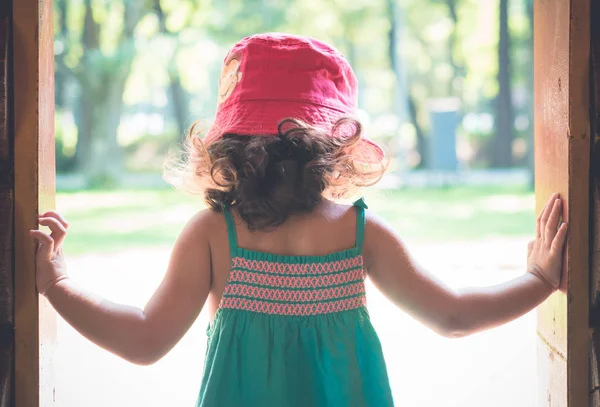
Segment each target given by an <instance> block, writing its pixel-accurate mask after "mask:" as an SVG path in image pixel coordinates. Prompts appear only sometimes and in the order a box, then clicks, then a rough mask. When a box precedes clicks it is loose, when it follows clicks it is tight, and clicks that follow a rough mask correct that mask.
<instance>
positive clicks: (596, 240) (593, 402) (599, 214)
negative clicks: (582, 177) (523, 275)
mask: <svg viewBox="0 0 600 407" xmlns="http://www.w3.org/2000/svg"><path fill="white" fill-rule="evenodd" d="M590 15H591V21H600V2H599V1H597V0H596V1H592V2H591V11H590ZM590 51H591V64H590V69H591V72H590V81H591V83H590V90H591V95H590V103H591V106H590V112H591V114H592V117H591V120H590V121H591V135H592V143H591V144H592V154H591V161H590V183H591V188H590V193H591V194H592V196H591V200H590V203H591V208H590V222H591V228H590V231H591V236H590V251H591V252H590V261H591V263H590V267H591V270H590V273H591V276H590V277H591V278H590V284H591V286H590V327H591V329H592V340H591V346H590V394H591V397H590V406H592V407H600V25H599V24H592V25H591V29H590Z"/></svg>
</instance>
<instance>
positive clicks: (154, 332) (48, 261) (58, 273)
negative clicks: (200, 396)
mask: <svg viewBox="0 0 600 407" xmlns="http://www.w3.org/2000/svg"><path fill="white" fill-rule="evenodd" d="M206 214H207V212H204V213H201V214H199V215H198V216H196V217H195V218H193V219H192V220H191V221H190V222H189V223H188V225H187V226H186V227H185V229H184V230H183V232H182V233H181V235H180V236H179V238H178V239H177V242H176V243H175V247H174V249H173V253H172V255H171V259H170V262H169V267H168V270H167V273H166V275H165V277H164V279H163V281H162V283H161V285H160V286H159V287H158V289H157V290H156V292H155V293H154V295H153V296H152V298H151V299H150V301H149V302H148V304H147V305H146V307H145V308H144V310H141V309H138V308H135V307H130V306H126V305H120V304H115V303H112V302H110V301H107V300H104V299H102V298H100V297H98V296H96V295H93V294H91V293H88V292H86V291H83V290H81V289H80V288H78V287H77V286H76V285H75V284H73V282H72V281H70V280H69V279H68V278H67V277H66V273H65V268H66V266H65V263H64V260H63V256H62V249H61V248H60V245H61V243H62V241H63V240H64V238H65V236H66V229H67V227H68V225H67V223H66V222H65V221H64V220H63V219H62V218H61V217H60V215H58V214H56V213H54V212H49V213H47V214H44V215H43V216H42V217H41V218H40V224H41V225H43V226H48V227H49V228H50V230H51V231H52V235H50V236H49V235H47V234H45V233H43V232H41V231H31V235H32V236H33V237H35V238H36V239H37V240H38V241H39V244H40V246H39V248H38V254H37V268H36V282H37V286H38V290H39V291H40V293H42V294H43V295H45V296H46V297H47V298H48V300H49V301H50V303H51V304H52V305H53V307H54V308H55V309H56V311H57V312H58V313H59V314H60V315H61V316H62V317H63V318H64V319H65V320H66V321H67V322H68V323H69V324H71V326H73V327H74V328H75V329H76V330H77V331H79V332H80V333H81V334H82V335H84V336H85V337H86V338H88V339H89V340H91V341H92V342H94V343H95V344H97V345H99V346H101V347H102V348H104V349H106V350H108V351H110V352H112V353H114V354H116V355H119V356H120V357H122V358H124V359H126V360H128V361H130V362H133V363H136V364H151V363H154V362H156V361H157V360H159V359H160V358H161V357H163V356H164V355H165V354H166V353H167V352H169V350H171V348H173V346H175V344H176V343H177V342H178V341H179V340H180V339H181V337H182V336H183V335H184V334H185V332H187V330H188V329H189V328H190V326H191V325H192V323H193V322H194V320H195V319H196V318H197V316H198V314H199V313H200V311H201V309H202V307H203V305H204V302H205V300H206V297H207V296H208V293H209V291H210V285H211V274H210V267H211V266H210V250H209V245H208V232H209V230H210V227H211V225H210V224H207V222H210V219H208V218H209V216H206ZM119 283H120V282H119V281H114V284H119Z"/></svg>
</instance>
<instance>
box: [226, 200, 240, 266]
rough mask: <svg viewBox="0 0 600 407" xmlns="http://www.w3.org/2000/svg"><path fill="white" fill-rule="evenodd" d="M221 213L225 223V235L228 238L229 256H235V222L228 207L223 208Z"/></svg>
mask: <svg viewBox="0 0 600 407" xmlns="http://www.w3.org/2000/svg"><path fill="white" fill-rule="evenodd" d="M223 215H225V223H226V224H227V237H228V238H229V251H230V256H231V257H235V253H236V252H237V247H238V245H237V234H236V231H235V222H234V220H233V216H232V215H231V211H230V210H229V208H223Z"/></svg>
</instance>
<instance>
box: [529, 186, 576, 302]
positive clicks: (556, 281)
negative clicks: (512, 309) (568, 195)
mask: <svg viewBox="0 0 600 407" xmlns="http://www.w3.org/2000/svg"><path fill="white" fill-rule="evenodd" d="M561 207H562V199H561V198H560V197H559V195H558V194H552V196H551V197H550V199H549V200H548V202H547V203H546V206H544V209H542V212H541V213H540V215H539V216H538V218H537V222H536V238H535V240H533V241H531V242H529V246H528V248H527V271H528V272H530V273H531V274H533V275H535V276H536V277H538V278H540V279H541V280H542V281H544V282H545V283H546V284H548V286H549V287H550V288H551V289H552V291H554V290H557V289H558V288H559V286H560V281H561V274H562V273H561V272H562V265H563V247H564V244H565V239H566V237H567V223H566V222H563V223H562V224H561V225H560V227H559V222H560V217H561Z"/></svg>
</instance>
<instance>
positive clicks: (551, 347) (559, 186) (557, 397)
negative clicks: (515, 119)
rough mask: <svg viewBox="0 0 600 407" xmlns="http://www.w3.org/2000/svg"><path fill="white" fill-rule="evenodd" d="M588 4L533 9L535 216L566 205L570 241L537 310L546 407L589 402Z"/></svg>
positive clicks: (543, 4)
mask: <svg viewBox="0 0 600 407" xmlns="http://www.w3.org/2000/svg"><path fill="white" fill-rule="evenodd" d="M589 6H590V4H589V0H571V1H549V0H544V1H536V2H535V5H534V18H535V24H534V72H535V73H534V77H535V79H534V82H535V89H534V99H535V101H534V105H535V115H534V117H535V173H536V175H535V185H536V203H537V211H538V213H539V211H541V209H542V206H543V205H544V203H545V202H546V200H547V199H548V197H549V196H550V195H551V193H552V192H559V193H560V194H561V195H562V197H563V198H564V200H565V201H564V202H565V205H564V208H563V217H564V219H565V220H567V221H568V222H569V234H568V237H567V247H566V256H565V265H564V269H563V270H564V276H563V284H562V287H561V291H560V292H557V293H556V294H554V295H552V296H551V297H550V298H549V299H548V301H546V302H545V303H544V304H543V305H542V306H540V308H539V310H538V335H539V337H540V341H539V343H540V351H539V359H538V360H539V372H540V391H541V393H542V394H541V395H540V400H541V402H542V404H541V405H544V406H553V407H581V406H586V405H588V403H589V399H588V395H589V387H588V372H589V365H588V363H589V361H588V347H589V329H588V315H589V308H588V307H589V257H588V245H589V241H588V237H589V159H590V134H589V128H590V127H589V110H588V109H589V48H590V42H589V28H590V21H589V20H590V15H589V11H590V9H589Z"/></svg>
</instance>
